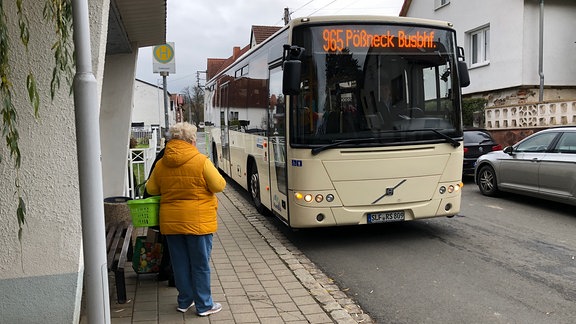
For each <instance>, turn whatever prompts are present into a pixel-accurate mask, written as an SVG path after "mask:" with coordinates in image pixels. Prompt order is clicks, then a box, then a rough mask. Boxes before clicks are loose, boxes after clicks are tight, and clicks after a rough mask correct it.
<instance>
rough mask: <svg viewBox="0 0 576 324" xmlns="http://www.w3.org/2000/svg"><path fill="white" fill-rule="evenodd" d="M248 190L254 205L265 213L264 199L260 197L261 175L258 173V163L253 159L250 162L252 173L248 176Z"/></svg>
mask: <svg viewBox="0 0 576 324" xmlns="http://www.w3.org/2000/svg"><path fill="white" fill-rule="evenodd" d="M248 191H249V192H250V197H251V198H252V202H253V203H254V207H256V210H257V211H258V212H259V213H260V214H262V215H265V213H266V207H264V205H263V204H262V200H261V199H260V194H261V193H260V176H259V175H258V167H257V166H256V163H254V161H252V162H251V163H250V175H249V177H248Z"/></svg>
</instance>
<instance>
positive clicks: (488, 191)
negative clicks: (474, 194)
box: [478, 165, 500, 197]
mask: <svg viewBox="0 0 576 324" xmlns="http://www.w3.org/2000/svg"><path fill="white" fill-rule="evenodd" d="M478 189H480V192H481V193H482V194H483V195H485V196H489V197H495V196H497V195H498V194H499V192H500V190H498V182H497V181H496V172H495V171H494V168H492V167H491V166H489V165H485V166H483V167H481V168H480V171H478Z"/></svg>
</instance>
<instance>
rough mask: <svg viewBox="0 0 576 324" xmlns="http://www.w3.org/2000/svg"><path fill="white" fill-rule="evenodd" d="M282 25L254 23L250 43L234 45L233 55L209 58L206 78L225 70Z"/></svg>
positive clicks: (208, 78)
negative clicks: (259, 24)
mask: <svg viewBox="0 0 576 324" xmlns="http://www.w3.org/2000/svg"><path fill="white" fill-rule="evenodd" d="M281 28H282V27H279V26H258V25H253V26H252V30H251V32H250V44H249V45H246V46H244V47H243V48H240V47H239V46H234V48H233V50H232V56H230V57H228V58H225V59H224V58H208V60H207V63H206V80H210V79H212V78H213V77H214V76H215V75H216V74H218V72H220V71H222V70H224V69H225V68H226V67H228V66H230V64H232V63H234V62H235V61H236V60H237V59H238V58H239V57H240V56H242V55H243V54H244V53H246V52H248V50H250V49H251V48H253V47H255V46H257V45H258V44H260V43H262V42H263V41H265V40H266V39H268V37H270V36H272V35H273V34H274V33H275V32H277V31H279V30H280V29H281Z"/></svg>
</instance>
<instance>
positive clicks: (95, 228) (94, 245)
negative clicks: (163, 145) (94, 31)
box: [72, 0, 111, 324]
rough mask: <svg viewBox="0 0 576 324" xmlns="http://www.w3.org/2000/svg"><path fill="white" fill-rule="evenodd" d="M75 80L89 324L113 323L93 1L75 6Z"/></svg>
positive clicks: (79, 0) (76, 0)
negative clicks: (90, 7)
mask: <svg viewBox="0 0 576 324" xmlns="http://www.w3.org/2000/svg"><path fill="white" fill-rule="evenodd" d="M72 13H73V18H74V21H73V26H74V47H75V49H76V75H75V76H74V110H75V115H76V145H77V155H78V178H79V182H80V209H81V217H82V243H83V247H84V267H85V268H84V279H85V287H86V294H85V296H86V300H87V304H86V310H87V312H88V314H87V315H88V322H89V323H107V324H109V323H110V320H111V319H110V301H109V298H110V297H109V296H110V294H109V291H108V269H107V264H106V262H107V260H106V240H105V236H106V231H105V225H104V203H103V201H104V197H103V195H104V193H103V185H102V163H101V161H100V157H101V149H100V128H99V120H100V116H99V115H100V100H99V98H98V88H97V83H96V78H95V77H94V74H93V73H92V56H91V55H92V51H91V48H90V24H89V22H90V21H89V19H88V0H72Z"/></svg>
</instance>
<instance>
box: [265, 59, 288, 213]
mask: <svg viewBox="0 0 576 324" xmlns="http://www.w3.org/2000/svg"><path fill="white" fill-rule="evenodd" d="M268 91H269V92H268V93H269V95H270V107H269V109H268V114H269V115H268V121H269V122H268V125H269V126H268V127H269V132H268V143H269V145H268V156H269V160H270V163H269V167H270V186H269V187H270V199H271V202H272V211H274V213H276V214H277V215H278V216H279V217H281V218H283V219H284V220H285V221H286V222H288V201H287V196H286V195H287V188H288V185H287V181H286V179H287V177H286V100H285V97H284V95H283V94H282V68H281V67H280V66H278V67H275V68H272V69H271V70H270V82H269V84H268Z"/></svg>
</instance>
